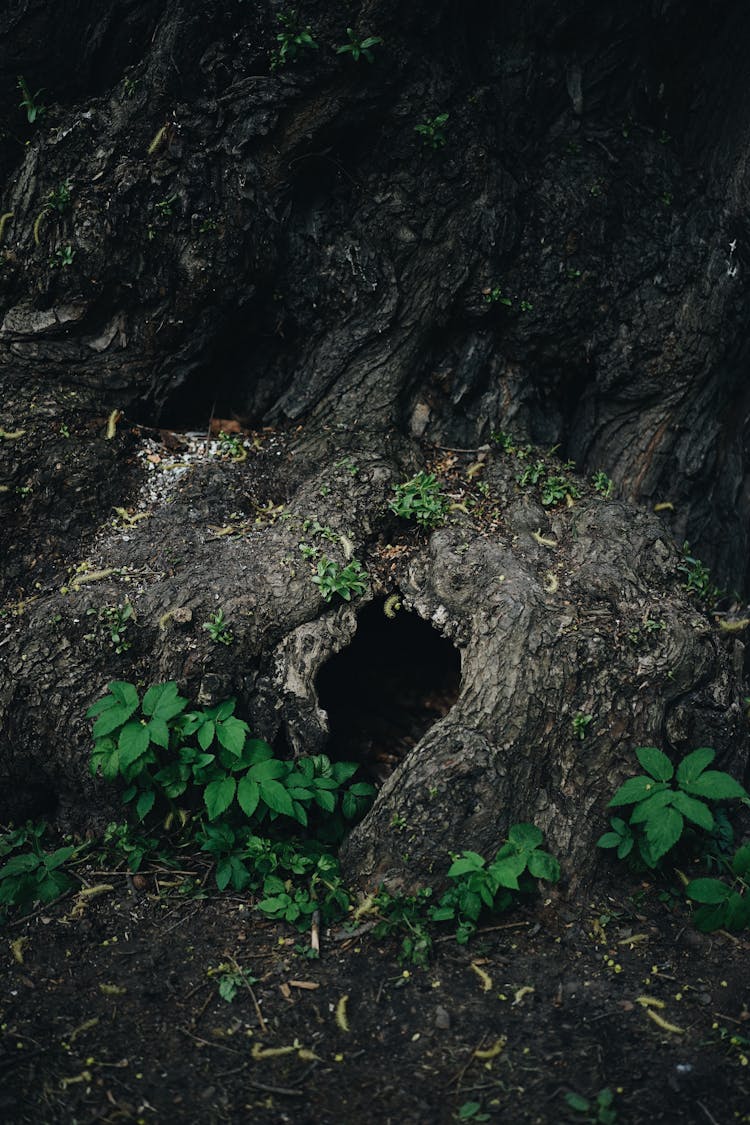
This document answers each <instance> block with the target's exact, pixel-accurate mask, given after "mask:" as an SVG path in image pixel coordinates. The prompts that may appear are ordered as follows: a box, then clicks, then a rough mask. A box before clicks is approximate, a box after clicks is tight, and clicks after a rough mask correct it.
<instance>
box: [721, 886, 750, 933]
mask: <svg viewBox="0 0 750 1125" xmlns="http://www.w3.org/2000/svg"><path fill="white" fill-rule="evenodd" d="M724 917H725V923H724V924H725V927H726V929H728V930H730V931H731V932H732V933H735V934H736V933H739V931H740V930H744V929H745V927H746V926H748V925H750V900H748V899H746V898H743V897H742V895H739V894H737V892H736V891H732V893H731V895H730V897H729V898H728V899H727V902H726V905H725V907H724Z"/></svg>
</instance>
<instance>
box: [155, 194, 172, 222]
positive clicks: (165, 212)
mask: <svg viewBox="0 0 750 1125" xmlns="http://www.w3.org/2000/svg"><path fill="white" fill-rule="evenodd" d="M176 200H177V196H176V195H169V196H167V198H166V199H160V200H159V201H158V203H155V204H154V209H155V210H156V211H157V212H158V214H159V215H161V217H162V218H163V219H169V218H171V217H172V215H173V214H174V210H173V208H174V204H175V202H176Z"/></svg>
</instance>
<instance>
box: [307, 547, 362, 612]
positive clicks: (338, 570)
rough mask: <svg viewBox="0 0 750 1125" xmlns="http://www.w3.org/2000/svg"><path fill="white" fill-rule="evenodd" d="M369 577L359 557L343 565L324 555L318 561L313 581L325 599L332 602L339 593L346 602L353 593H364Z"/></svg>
mask: <svg viewBox="0 0 750 1125" xmlns="http://www.w3.org/2000/svg"><path fill="white" fill-rule="evenodd" d="M368 578H369V575H368V574H367V571H365V570H363V568H362V564H361V563H359V562H358V561H357V559H352V560H351V561H350V562H348V563H347V564H346V566H341V565H340V563H337V562H334V561H333V559H329V558H328V556H327V555H323V556H322V558H321V559H320V560H319V562H318V567H317V573H316V574H314V575H313V582H314V583H315V585H316V586H317V587H318V589H319V590H320V593H321V596H322V598H323V600H324V601H326V602H330V600H331V599H332V597H333V595H334V594H338V595H339V597H341V598H343V599H344V601H345V602H349V601H351V599H352V595H353V594H364V592H365V589H366V586H367V580H368Z"/></svg>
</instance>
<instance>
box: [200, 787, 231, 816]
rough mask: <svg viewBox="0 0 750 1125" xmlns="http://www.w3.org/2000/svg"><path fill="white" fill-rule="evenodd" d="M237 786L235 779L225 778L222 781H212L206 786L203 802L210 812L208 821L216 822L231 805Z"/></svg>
mask: <svg viewBox="0 0 750 1125" xmlns="http://www.w3.org/2000/svg"><path fill="white" fill-rule="evenodd" d="M236 788H237V786H236V785H235V781H234V778H233V777H224V778H222V779H221V780H220V781H212V782H211V783H210V784H209V785H207V786H206V788H205V790H204V793H203V801H204V804H205V806H206V809H207V811H208V819H209V820H216V818H217V816H221V814H222V813H224V812H226V811H227V809H228V808H229V806H230V805H231V803H232V801H233V799H234V794H235V790H236Z"/></svg>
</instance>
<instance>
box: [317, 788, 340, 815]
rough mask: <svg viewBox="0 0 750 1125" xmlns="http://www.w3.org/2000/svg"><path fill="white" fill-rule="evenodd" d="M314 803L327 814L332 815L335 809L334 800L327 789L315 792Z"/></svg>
mask: <svg viewBox="0 0 750 1125" xmlns="http://www.w3.org/2000/svg"><path fill="white" fill-rule="evenodd" d="M315 803H316V804H317V805H319V806H320V808H321V809H322V810H323V812H327V813H332V812H333V811H334V810H335V808H336V798H335V797H334V795H333V793H330V792H329V791H328V790H327V789H316V790H315Z"/></svg>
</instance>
